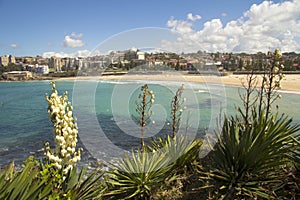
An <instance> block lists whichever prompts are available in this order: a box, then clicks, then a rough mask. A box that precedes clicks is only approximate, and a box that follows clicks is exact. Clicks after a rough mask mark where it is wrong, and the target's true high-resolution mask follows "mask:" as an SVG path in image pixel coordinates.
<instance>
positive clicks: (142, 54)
mask: <svg viewBox="0 0 300 200" xmlns="http://www.w3.org/2000/svg"><path fill="white" fill-rule="evenodd" d="M137 57H138V59H139V60H145V52H141V51H138V52H137Z"/></svg>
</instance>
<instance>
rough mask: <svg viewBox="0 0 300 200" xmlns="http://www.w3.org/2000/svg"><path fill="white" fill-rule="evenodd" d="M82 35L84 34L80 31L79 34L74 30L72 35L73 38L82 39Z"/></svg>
mask: <svg viewBox="0 0 300 200" xmlns="http://www.w3.org/2000/svg"><path fill="white" fill-rule="evenodd" d="M82 36H83V34H82V33H78V34H76V33H75V32H72V33H71V37H72V38H77V39H80V38H82Z"/></svg>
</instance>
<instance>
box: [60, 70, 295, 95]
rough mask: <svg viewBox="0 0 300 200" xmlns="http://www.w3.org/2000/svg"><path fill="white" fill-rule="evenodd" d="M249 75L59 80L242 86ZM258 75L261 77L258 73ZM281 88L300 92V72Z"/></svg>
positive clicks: (289, 76)
mask: <svg viewBox="0 0 300 200" xmlns="http://www.w3.org/2000/svg"><path fill="white" fill-rule="evenodd" d="M246 77H247V75H228V76H215V75H212V76H209V75H192V74H186V73H177V72H162V73H157V74H142V73H136V74H135V73H133V74H125V75H106V76H97V77H96V76H82V77H80V76H79V77H68V78H59V80H109V81H134V80H144V81H147V80H149V81H177V82H195V83H207V84H221V85H222V84H224V85H233V86H242V81H245V80H246ZM258 77H260V76H259V75H258ZM281 90H285V91H291V92H292V91H294V92H300V74H287V75H285V77H284V78H283V80H282V82H281Z"/></svg>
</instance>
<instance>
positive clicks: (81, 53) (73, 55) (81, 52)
mask: <svg viewBox="0 0 300 200" xmlns="http://www.w3.org/2000/svg"><path fill="white" fill-rule="evenodd" d="M95 55H101V53H100V51H99V50H95V51H92V52H91V51H90V50H87V49H84V50H78V51H76V52H71V53H65V52H53V51H48V52H44V53H43V57H45V58H50V57H52V56H55V57H58V58H66V57H70V58H76V57H88V56H95Z"/></svg>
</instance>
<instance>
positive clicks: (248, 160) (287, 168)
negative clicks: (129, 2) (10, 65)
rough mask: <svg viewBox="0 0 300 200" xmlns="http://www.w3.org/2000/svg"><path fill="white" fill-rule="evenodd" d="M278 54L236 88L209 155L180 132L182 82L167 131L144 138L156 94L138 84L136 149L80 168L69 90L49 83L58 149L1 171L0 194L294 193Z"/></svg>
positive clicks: (298, 142)
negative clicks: (277, 104) (233, 110)
mask: <svg viewBox="0 0 300 200" xmlns="http://www.w3.org/2000/svg"><path fill="white" fill-rule="evenodd" d="M280 59H281V54H280V52H279V51H278V50H276V51H275V52H274V53H273V54H272V60H271V62H270V63H269V64H268V65H267V66H266V67H268V69H267V70H266V71H265V74H264V75H263V79H262V80H263V81H262V82H258V81H257V80H258V79H257V77H256V76H255V75H253V74H250V75H249V76H248V78H247V80H246V82H245V83H243V86H244V89H243V90H241V92H240V97H241V101H242V103H243V106H242V107H237V111H238V112H237V114H236V115H235V116H225V118H224V121H223V122H222V123H220V128H219V130H216V132H217V135H218V137H217V142H216V144H215V145H214V146H213V147H212V149H211V151H210V153H209V154H208V155H207V156H205V157H204V158H201V159H200V158H199V156H198V155H199V153H200V152H201V151H202V149H201V148H202V143H203V141H202V140H196V139H195V140H193V141H189V140H188V139H187V137H186V136H185V135H184V134H182V133H180V132H179V130H180V129H179V127H180V125H181V117H182V113H183V112H184V110H185V107H184V103H185V98H184V97H183V90H184V86H181V87H180V88H179V89H178V91H177V92H176V94H175V95H174V97H173V99H171V100H170V101H171V113H170V116H169V119H170V120H169V121H170V127H171V135H166V136H165V137H163V138H154V139H153V140H152V141H151V142H150V143H149V144H147V143H145V141H144V137H145V134H146V131H145V130H144V128H145V127H146V126H147V124H148V123H149V121H150V120H151V116H152V114H153V113H152V112H151V106H152V104H153V102H154V98H155V96H154V92H153V91H151V90H150V89H149V87H148V85H147V84H145V85H144V86H142V88H141V93H140V95H139V96H138V99H137V101H136V113H135V114H134V115H133V116H132V118H133V119H134V120H135V121H136V123H137V124H138V125H139V126H140V128H141V147H140V148H139V149H138V150H136V151H135V150H132V152H131V153H128V154H125V156H124V157H123V158H120V159H119V160H118V162H116V163H115V164H111V165H110V166H109V169H108V170H103V169H101V168H100V169H95V170H94V171H92V172H86V169H85V168H82V169H78V168H77V167H76V164H77V163H78V162H79V161H80V157H81V155H80V152H81V149H78V148H77V147H76V145H77V134H78V127H77V124H76V119H75V118H74V117H73V113H72V105H71V103H70V102H68V96H67V93H65V94H63V95H59V94H58V92H57V90H56V88H55V84H54V83H52V92H51V95H49V96H48V95H47V96H46V99H47V102H48V105H49V106H48V112H49V116H50V120H51V122H52V123H53V125H54V131H53V133H54V141H55V144H56V146H55V149H51V148H50V146H49V144H48V143H45V158H44V159H42V160H36V159H34V158H32V157H30V158H28V159H27V160H26V161H25V163H24V164H23V166H22V168H21V169H15V167H14V165H13V163H12V164H11V165H9V166H8V167H7V168H5V169H4V170H2V171H1V173H0V199H22V200H23V199H24V200H26V199H299V198H300V188H299V187H300V171H299V170H300V157H299V156H300V138H299V137H300V136H299V134H298V131H299V130H300V126H299V125H294V124H293V123H292V119H291V118H289V117H288V116H285V115H279V114H278V110H276V108H273V106H272V105H273V103H274V101H276V99H277V98H279V97H280V96H279V94H277V90H278V89H279V88H280V81H281V79H282V78H283V75H282V74H281V70H282V69H283V66H282V65H281V63H280V61H281V60H280Z"/></svg>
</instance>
